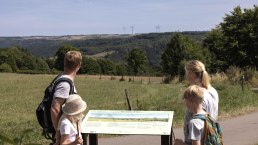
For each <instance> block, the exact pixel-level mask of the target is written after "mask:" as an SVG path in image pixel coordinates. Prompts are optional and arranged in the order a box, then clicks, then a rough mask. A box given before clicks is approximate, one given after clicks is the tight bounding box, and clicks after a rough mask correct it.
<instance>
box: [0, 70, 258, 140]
mask: <svg viewBox="0 0 258 145" xmlns="http://www.w3.org/2000/svg"><path fill="white" fill-rule="evenodd" d="M54 77H55V76H54V75H23V74H5V73H0V80H1V81H0V90H1V93H0V102H1V105H0V133H4V134H6V135H7V136H9V137H10V138H15V137H19V136H20V135H21V134H22V132H23V131H24V130H26V129H33V132H31V133H30V134H29V136H28V137H26V138H25V143H29V142H33V143H41V144H47V141H46V140H45V139H44V137H43V136H41V129H40V127H39V125H38V123H37V121H36V116H35V109H36V107H37V106H38V104H39V103H40V101H41V100H42V97H43V91H44V89H45V87H46V86H47V85H48V84H49V82H50V81H51V80H52V79H53V78H54ZM118 80H119V79H118V78H116V79H115V80H110V79H98V78H93V77H88V76H78V77H77V78H76V80H75V84H76V89H77V91H78V93H79V94H80V95H81V96H82V98H83V99H84V100H85V101H86V102H87V104H88V108H87V110H86V111H85V114H86V113H87V111H88V110H89V109H91V110H94V109H96V110H97V109H98V110H101V109H107V110H126V109H128V107H127V104H126V99H125V92H124V90H125V89H127V90H128V95H129V97H130V99H131V102H132V107H133V109H134V110H155V111H175V116H174V121H173V122H174V125H175V126H180V125H182V120H183V113H184V104H183V101H182V94H183V91H184V89H185V88H186V86H187V85H186V84H185V83H173V84H160V83H159V81H157V82H155V83H150V84H149V83H144V82H143V83H142V82H141V81H135V82H128V80H127V81H125V82H119V81H118ZM138 80H139V79H138ZM159 80H160V78H159ZM213 86H214V87H215V88H216V89H217V90H218V93H219V96H220V104H219V107H220V108H219V114H220V118H225V117H231V116H234V115H239V114H243V113H245V112H248V111H252V110H255V109H257V106H258V95H257V94H255V93H254V92H252V91H249V90H250V89H249V88H248V87H247V86H246V87H245V90H244V92H242V90H241V86H240V85H231V84H230V83H228V82H225V81H214V82H213Z"/></svg>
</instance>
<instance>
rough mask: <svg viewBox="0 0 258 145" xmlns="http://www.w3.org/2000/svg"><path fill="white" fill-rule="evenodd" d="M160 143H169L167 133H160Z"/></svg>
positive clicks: (162, 144) (166, 144) (164, 144)
mask: <svg viewBox="0 0 258 145" xmlns="http://www.w3.org/2000/svg"><path fill="white" fill-rule="evenodd" d="M161 145H169V135H161Z"/></svg>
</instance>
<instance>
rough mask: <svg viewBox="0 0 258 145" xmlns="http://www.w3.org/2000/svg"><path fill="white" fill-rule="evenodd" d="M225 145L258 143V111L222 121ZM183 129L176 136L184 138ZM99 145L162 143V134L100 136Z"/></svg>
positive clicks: (154, 144)
mask: <svg viewBox="0 0 258 145" xmlns="http://www.w3.org/2000/svg"><path fill="white" fill-rule="evenodd" d="M220 124H221V127H222V129H223V141H224V144H225V145H257V144H258V111H256V112H253V113H250V114H246V115H243V116H238V117H235V118H232V119H227V120H224V121H221V122H220ZM182 130H183V129H182V128H175V129H174V132H175V136H176V138H180V139H182V138H183V131H182ZM99 145H160V136H145V135H130V136H121V137H112V138H100V139H99Z"/></svg>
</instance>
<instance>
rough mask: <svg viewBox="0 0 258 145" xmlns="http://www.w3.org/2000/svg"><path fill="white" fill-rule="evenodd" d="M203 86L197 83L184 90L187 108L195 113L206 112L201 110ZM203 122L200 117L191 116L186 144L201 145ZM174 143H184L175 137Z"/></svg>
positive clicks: (183, 144) (182, 144) (176, 144)
mask: <svg viewBox="0 0 258 145" xmlns="http://www.w3.org/2000/svg"><path fill="white" fill-rule="evenodd" d="M203 91H204V90H203V88H201V87H199V86H197V85H191V86H189V87H188V88H187V89H186V90H185V92H184V96H183V99H184V102H185V106H186V107H187V109H188V110H189V111H190V112H192V113H193V114H194V115H193V116H195V115H205V114H206V112H205V111H204V110H203V107H202V102H203ZM204 125H205V122H204V121H203V120H201V119H194V118H192V119H191V120H190V121H189V123H188V132H189V134H187V138H188V139H189V140H191V143H190V144H187V145H201V140H202V138H203V134H204ZM175 145H185V143H184V142H183V141H182V140H179V139H177V140H176V142H175Z"/></svg>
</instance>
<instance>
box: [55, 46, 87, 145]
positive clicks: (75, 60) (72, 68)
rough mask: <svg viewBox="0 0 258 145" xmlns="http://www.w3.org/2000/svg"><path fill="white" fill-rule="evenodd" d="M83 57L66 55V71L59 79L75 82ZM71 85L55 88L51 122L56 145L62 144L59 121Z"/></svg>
mask: <svg viewBox="0 0 258 145" xmlns="http://www.w3.org/2000/svg"><path fill="white" fill-rule="evenodd" d="M81 62H82V56H81V53H80V52H79V51H68V52H67V53H66V54H65V58H64V71H63V73H62V74H61V75H60V76H59V77H58V78H57V79H59V78H64V77H65V78H68V79H71V81H72V82H74V79H75V76H76V74H77V72H78V71H79V69H80V67H81ZM70 89H72V88H70V85H69V83H68V82H61V83H59V84H57V86H56V88H55V93H54V96H53V101H52V106H51V120H52V123H53V126H54V128H55V132H56V134H55V139H56V142H55V145H59V143H60V132H59V130H58V128H57V126H58V122H59V119H60V117H61V115H62V111H61V110H62V109H61V108H62V105H63V104H64V102H65V100H66V99H67V98H68V97H69V92H70ZM74 92H75V93H76V89H75V87H74Z"/></svg>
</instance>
